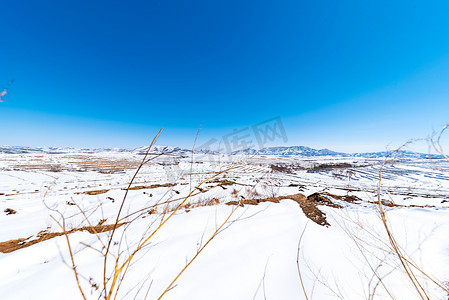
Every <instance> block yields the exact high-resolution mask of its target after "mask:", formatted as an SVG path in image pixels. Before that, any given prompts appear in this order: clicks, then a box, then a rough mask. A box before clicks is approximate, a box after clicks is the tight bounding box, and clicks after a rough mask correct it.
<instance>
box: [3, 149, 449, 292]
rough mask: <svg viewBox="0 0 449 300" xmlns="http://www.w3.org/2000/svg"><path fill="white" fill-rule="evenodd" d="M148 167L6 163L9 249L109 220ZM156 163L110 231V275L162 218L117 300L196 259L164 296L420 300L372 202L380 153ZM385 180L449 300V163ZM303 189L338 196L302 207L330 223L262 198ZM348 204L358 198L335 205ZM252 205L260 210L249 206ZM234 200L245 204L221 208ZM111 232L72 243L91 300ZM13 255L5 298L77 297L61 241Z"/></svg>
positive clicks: (123, 159) (431, 280)
mask: <svg viewBox="0 0 449 300" xmlns="http://www.w3.org/2000/svg"><path fill="white" fill-rule="evenodd" d="M142 158H143V156H142V155H141V154H139V153H138V152H120V151H98V152H79V153H77V152H74V151H72V152H54V153H49V152H36V153H16V154H0V209H1V210H0V242H6V241H10V240H16V239H25V240H20V243H21V244H25V245H26V244H27V243H30V242H32V241H33V240H36V239H39V237H41V236H42V235H43V234H45V233H53V232H61V228H60V227H58V224H57V221H58V222H62V216H63V217H64V218H65V222H66V229H67V230H70V229H77V228H82V227H84V226H89V225H97V224H101V225H108V224H113V223H114V221H115V219H116V217H117V213H118V211H119V209H120V205H121V204H122V199H123V197H124V195H125V193H126V188H127V186H128V183H129V182H130V180H131V178H132V177H133V175H134V173H135V170H136V168H137V167H138V166H139V163H140V161H141V160H142ZM151 158H154V159H153V160H151V161H150V162H148V163H147V164H146V165H144V166H143V167H142V168H141V170H140V172H139V173H138V175H137V177H136V178H135V180H134V182H133V184H132V186H131V188H132V189H131V190H129V192H128V195H127V198H126V201H125V202H124V206H123V210H122V212H121V214H120V221H119V222H120V223H123V222H128V223H127V224H126V225H123V226H121V227H119V228H117V230H116V232H115V234H114V237H113V242H112V244H111V248H110V253H111V255H109V259H108V261H107V269H106V270H107V272H106V277H107V278H109V277H110V276H111V274H112V272H113V268H114V257H113V255H114V254H117V253H121V256H120V258H119V261H120V262H123V260H126V258H127V257H129V254H130V253H132V251H133V250H134V249H136V247H137V246H138V245H139V242H140V241H142V238H143V239H145V238H146V237H149V236H150V235H151V234H152V233H154V232H155V230H156V229H157V228H158V226H159V225H160V224H161V223H162V222H164V221H165V220H166V222H165V223H163V225H162V227H160V229H159V230H157V231H156V232H155V233H154V235H152V236H151V238H149V239H148V242H147V243H145V246H144V247H143V248H142V249H141V250H140V251H138V252H137V254H136V256H135V257H134V258H133V260H132V263H131V265H130V266H129V268H128V269H127V272H126V276H125V277H124V280H123V282H122V284H121V286H120V289H119V292H118V295H117V299H145V298H146V299H159V297H160V296H161V295H162V294H163V293H164V290H166V289H167V288H168V287H170V283H171V282H172V281H173V280H174V279H175V278H176V276H177V275H178V274H179V273H180V272H181V271H182V270H183V268H184V267H185V266H186V264H188V263H189V262H190V260H191V259H192V258H195V255H196V254H198V253H199V254H198V255H197V256H196V258H195V259H194V260H193V261H192V263H191V264H189V265H188V267H187V268H186V269H185V271H184V272H183V273H182V274H181V276H180V277H179V278H178V279H177V280H176V281H175V282H174V284H173V285H172V286H171V289H170V290H169V291H168V292H167V293H166V294H164V296H163V299H195V300H201V299H208V300H209V299H233V300H234V299H236V300H237V299H245V300H246V299H374V298H377V299H421V296H420V295H419V294H418V293H417V290H416V288H415V287H414V285H413V283H412V281H411V280H410V278H409V277H408V276H407V275H406V273H405V272H404V268H403V266H402V264H401V261H400V260H399V259H398V256H397V255H396V253H395V252H394V251H393V250H392V247H391V244H390V242H389V240H388V237H387V234H386V230H385V228H384V226H383V223H382V221H381V219H380V217H379V213H378V206H377V205H376V204H375V203H376V201H377V197H376V194H377V184H378V179H379V169H380V167H381V165H382V163H383V160H384V158H382V157H375V158H366V157H345V156H338V155H332V156H326V155H323V156H319V157H310V156H300V155H293V156H280V155H257V156H248V155H246V154H239V155H231V156H227V155H218V154H207V155H202V154H195V155H193V156H192V155H191V154H189V153H183V154H168V155H163V156H158V157H156V155H151ZM228 169H230V170H228ZM225 170H228V171H226V172H224V173H217V172H221V171H225ZM217 174H218V175H217ZM382 175H383V180H382V182H381V186H382V189H381V199H382V200H383V201H384V203H385V204H386V205H385V206H384V209H385V210H386V216H387V218H388V222H389V225H390V229H391V230H392V233H393V235H394V237H395V239H396V241H397V243H398V245H399V247H400V250H401V251H402V253H403V254H404V257H405V258H406V259H407V260H408V262H409V264H408V265H409V266H411V265H413V266H412V267H411V270H412V272H413V273H414V275H415V276H416V278H417V281H418V282H419V284H420V285H421V286H422V290H424V291H425V293H426V294H427V296H428V297H429V299H448V292H447V291H445V290H444V289H447V288H448V281H449V239H448V236H449V177H448V176H449V163H448V162H447V161H445V160H443V159H437V160H430V159H423V158H403V159H396V160H395V161H391V162H388V163H387V164H386V166H385V168H384V171H383V173H382ZM214 176H215V177H214ZM210 177H212V178H211V179H209V180H206V179H207V178H210ZM204 180H206V181H205V182H204V183H202V182H203V181H204ZM200 184H201V185H200ZM198 185H200V186H199V189H196V190H195V187H197V186H198ZM192 190H193V191H194V193H193V195H192V196H190V197H188V198H187V200H185V199H186V197H187V196H188V195H189V193H190V192H191V191H192ZM298 193H301V194H304V195H305V196H310V195H312V194H314V193H320V195H322V196H323V197H325V198H326V199H329V201H331V202H330V203H331V205H329V203H327V204H326V203H321V202H319V203H318V202H316V201H315V200H313V199H312V198H310V199H308V200H307V201H311V202H313V203H314V205H315V206H316V205H317V206H316V207H317V208H318V209H319V211H321V212H322V213H323V214H325V218H326V222H327V223H328V224H329V225H327V226H323V225H320V224H318V222H315V221H316V220H313V216H311V215H308V213H307V211H306V210H304V209H303V207H302V206H301V205H299V202H295V201H294V200H295V199H293V198H294V197H292V200H289V199H285V200H281V201H280V202H279V203H274V202H270V201H267V202H264V201H263V199H266V198H270V197H271V198H272V197H278V196H288V195H295V194H298ZM332 195H336V196H337V197H335V196H332ZM347 195H352V196H356V197H357V198H358V200H357V201H353V202H351V201H344V200H342V199H344V198H339V197H338V196H347ZM287 198H288V197H287ZM245 199H246V200H248V199H260V200H261V201H259V202H260V203H259V204H258V205H249V204H247V203H246V204H245V201H246V200H245ZM184 200H185V202H184V203H183V206H182V207H180V208H179V210H177V211H176V212H175V213H174V214H173V216H172V217H169V216H170V214H171V213H172V212H174V210H175V209H176V208H177V206H178V205H179V204H180V203H181V202H183V201H184ZM231 201H234V202H235V201H242V202H241V203H243V206H236V205H227V204H226V203H227V202H231ZM7 209H11V210H13V212H15V213H12V214H7V212H5V210H7ZM81 211H82V212H83V213H81ZM228 217H229V219H227V218H228ZM222 225H223V226H222ZM220 226H222V227H220ZM217 229H218V234H217V235H215V236H214V238H213V239H211V240H210V242H208V241H209V239H210V237H211V236H213V235H214V232H215V231H217ZM43 231H45V232H44V233H42V232H43ZM110 234H111V231H105V232H103V233H99V234H98V235H95V234H93V233H90V232H88V231H85V230H84V231H82V230H79V231H75V232H73V233H71V234H69V235H68V237H69V240H70V245H71V250H72V252H73V258H74V261H75V265H76V270H77V272H78V274H79V280H80V284H81V287H82V289H83V291H84V293H85V296H86V298H87V299H98V298H99V297H101V294H102V292H103V290H102V289H103V271H104V264H103V263H104V258H103V254H104V253H105V246H106V245H105V244H107V240H108V237H109V236H110ZM18 243H19V242H17V244H18ZM203 247H204V248H203ZM0 249H6V248H1V247H0ZM199 250H201V251H200V252H199ZM4 252H5V253H0V298H1V299H82V295H81V293H80V291H79V289H78V287H77V283H76V280H75V276H74V272H73V270H72V265H71V260H70V256H69V249H68V244H67V241H66V238H65V236H64V235H60V236H56V237H54V238H50V239H46V240H43V241H41V242H39V243H35V244H33V245H30V246H28V247H24V248H20V249H17V250H15V251H11V252H10V251H4ZM298 269H299V271H300V272H298ZM299 275H301V276H299ZM301 279H302V283H301ZM111 281H112V280H109V283H108V286H110V285H111ZM111 299H112V298H111Z"/></svg>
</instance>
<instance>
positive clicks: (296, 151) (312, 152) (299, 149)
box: [0, 145, 443, 159]
mask: <svg viewBox="0 0 449 300" xmlns="http://www.w3.org/2000/svg"><path fill="white" fill-rule="evenodd" d="M147 150H148V146H142V147H138V148H135V149H126V148H73V147H28V146H0V153H4V154H22V153H48V154H58V153H61V154H62V153H100V152H130V153H135V154H145V153H146V151H147ZM191 152H192V150H190V149H184V148H180V147H173V146H159V145H155V146H153V147H152V149H151V151H150V153H152V154H160V153H165V154H184V155H185V154H188V153H191ZM193 152H194V153H195V154H218V153H219V152H218V151H214V150H210V149H202V148H196V149H194V151H193ZM220 153H222V154H228V153H225V152H223V151H222V152H220ZM256 153H257V155H276V156H307V157H313V156H340V157H366V158H382V157H386V156H387V155H388V154H389V153H390V152H387V151H381V152H365V153H343V152H335V151H332V150H329V149H314V148H310V147H307V146H288V147H285V146H284V147H267V148H264V149H261V150H256V149H251V148H248V149H244V150H237V151H233V152H232V153H231V154H233V155H236V154H245V155H254V154H256ZM392 156H394V157H401V158H430V155H429V154H425V153H418V152H411V151H397V152H395V153H393V154H392ZM431 158H433V159H439V158H443V156H441V155H434V154H432V155H431Z"/></svg>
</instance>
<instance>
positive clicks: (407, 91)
mask: <svg viewBox="0 0 449 300" xmlns="http://www.w3.org/2000/svg"><path fill="white" fill-rule="evenodd" d="M448 11H449V2H447V1H426V2H424V1H394V3H393V2H392V1H360V0H358V1H297V0H296V1H242V0H239V1H234V0H228V1H192V0H190V1H39V2H36V1H20V0H18V1H7V2H5V1H4V2H3V3H2V5H1V14H2V18H1V20H0V22H1V26H0V33H1V36H2V43H1V46H0V87H3V86H6V84H7V82H8V81H9V80H11V79H14V80H15V81H14V83H13V84H12V85H11V86H10V89H9V90H8V94H7V95H6V96H5V97H4V99H5V100H7V102H4V103H0V104H1V105H0V128H1V129H0V144H3V145H6V144H9V145H31V146H51V145H53V146H93V147H115V146H116V147H136V146H140V145H144V144H148V140H151V138H152V136H153V135H154V134H155V133H156V132H157V130H158V129H159V128H160V127H164V128H165V129H164V133H163V135H162V136H161V139H160V140H159V143H160V144H169V145H179V146H185V147H189V146H191V145H192V144H193V141H194V139H195V134H196V131H197V129H198V127H199V126H200V125H202V130H201V133H200V142H205V141H207V140H208V139H210V138H218V139H219V138H220V137H221V136H222V135H225V134H228V133H229V132H232V130H233V129H235V128H237V129H239V128H245V127H246V126H250V125H252V124H255V123H259V122H261V121H264V120H266V119H269V118H272V117H275V116H280V117H281V119H282V122H283V125H284V127H285V129H286V132H287V135H288V142H286V143H284V142H282V141H279V142H277V141H274V142H273V143H274V144H276V143H277V144H282V145H309V146H312V147H318V148H320V147H328V148H331V149H335V150H340V151H348V152H351V151H369V150H383V149H384V148H385V146H387V145H399V144H401V143H402V142H404V141H406V140H407V139H409V138H420V137H425V136H427V135H429V134H430V133H431V132H432V130H433V129H436V130H437V129H439V128H441V127H442V126H443V125H444V124H445V123H446V122H449V114H448V112H449V101H448V96H449V84H448V82H449V81H448V79H449V39H448V38H447V37H449V18H447V12H448Z"/></svg>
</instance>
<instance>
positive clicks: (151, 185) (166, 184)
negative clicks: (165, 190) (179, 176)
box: [129, 183, 176, 190]
mask: <svg viewBox="0 0 449 300" xmlns="http://www.w3.org/2000/svg"><path fill="white" fill-rule="evenodd" d="M173 186H176V183H163V184H150V185H138V186H133V187H130V188H129V190H144V189H155V188H160V187H173Z"/></svg>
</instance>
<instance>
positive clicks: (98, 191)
mask: <svg viewBox="0 0 449 300" xmlns="http://www.w3.org/2000/svg"><path fill="white" fill-rule="evenodd" d="M107 192H109V190H95V191H87V192H82V193H77V194H85V195H100V194H104V193H107Z"/></svg>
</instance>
